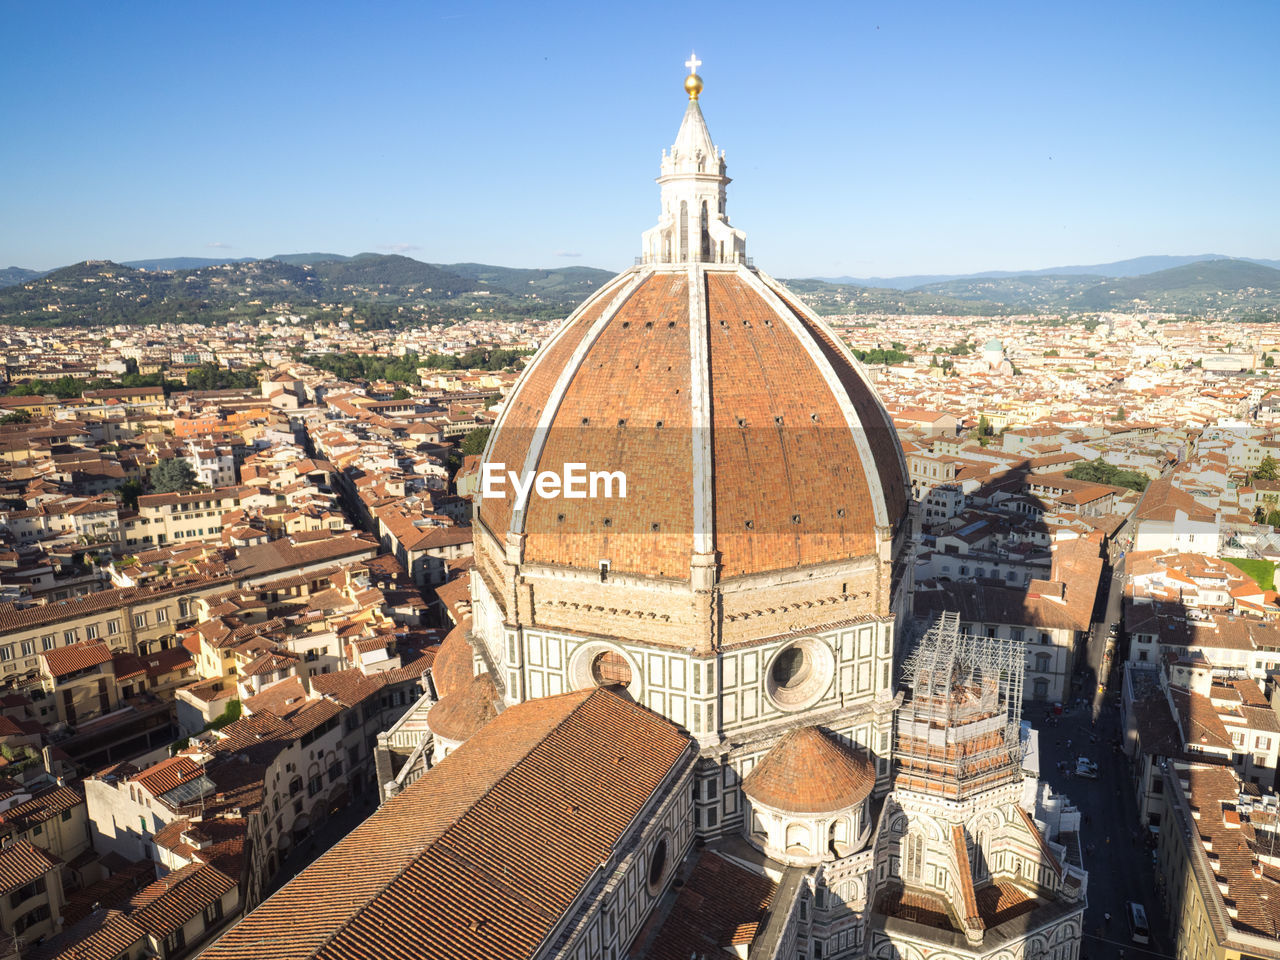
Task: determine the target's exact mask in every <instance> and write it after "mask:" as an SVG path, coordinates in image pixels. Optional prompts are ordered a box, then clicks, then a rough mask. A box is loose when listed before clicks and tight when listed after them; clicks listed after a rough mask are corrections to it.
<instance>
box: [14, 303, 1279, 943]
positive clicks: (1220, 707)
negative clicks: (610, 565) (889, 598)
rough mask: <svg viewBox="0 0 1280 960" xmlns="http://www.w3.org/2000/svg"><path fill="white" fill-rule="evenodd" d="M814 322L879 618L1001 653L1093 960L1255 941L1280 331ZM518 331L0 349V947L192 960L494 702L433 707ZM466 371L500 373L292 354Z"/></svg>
mask: <svg viewBox="0 0 1280 960" xmlns="http://www.w3.org/2000/svg"><path fill="white" fill-rule="evenodd" d="M826 319H827V320H828V321H829V322H830V323H831V324H832V326H833V327H834V329H835V330H836V331H837V332H838V333H839V335H840V336H841V337H842V338H843V339H844V340H845V342H846V343H847V344H848V346H849V347H850V348H852V349H853V350H854V351H856V352H857V354H858V355H859V356H860V357H861V358H862V359H863V363H864V365H865V367H866V370H867V371H868V374H869V375H870V376H871V378H872V379H873V381H874V383H875V386H876V388H877V390H878V392H879V394H880V396H881V398H882V399H883V401H884V403H885V405H886V407H887V409H888V411H889V413H890V415H891V417H892V420H893V423H894V425H895V427H896V428H897V431H898V437H899V440H900V442H901V446H902V451H903V454H904V458H905V462H906V465H907V470H908V474H909V484H910V493H911V497H912V499H913V503H912V505H911V544H910V563H911V567H912V570H911V574H910V576H911V582H913V584H914V587H913V589H912V591H911V594H910V599H909V603H910V609H909V613H910V622H909V625H907V626H905V627H901V628H900V631H902V632H903V633H906V634H910V633H914V634H916V635H919V634H922V633H924V631H925V629H926V628H927V627H928V626H929V625H930V624H932V623H934V622H936V621H937V620H938V619H939V618H941V617H944V616H946V615H955V616H957V617H958V621H959V630H960V631H961V632H962V633H964V634H969V635H972V636H976V637H985V638H994V639H998V640H1001V641H1008V642H1010V643H1012V644H1013V645H1014V647H1015V648H1016V649H1021V650H1022V652H1023V676H1024V678H1025V679H1024V681H1023V686H1022V697H1023V704H1022V715H1023V716H1024V717H1025V718H1027V721H1028V726H1029V727H1031V728H1033V732H1034V736H1031V737H1029V738H1028V744H1029V745H1028V747H1027V755H1026V756H1025V757H1024V766H1025V768H1026V769H1028V770H1033V771H1034V774H1033V775H1035V774H1038V775H1039V776H1041V777H1043V778H1045V779H1047V780H1048V781H1049V782H1050V783H1051V784H1052V785H1053V787H1054V789H1062V790H1069V791H1070V793H1071V796H1072V799H1073V800H1074V801H1075V802H1076V804H1077V806H1078V807H1079V808H1080V810H1082V811H1083V816H1084V820H1085V821H1088V820H1089V819H1090V815H1091V816H1092V819H1093V826H1094V828H1095V829H1098V830H1101V829H1103V824H1104V823H1106V824H1109V826H1106V827H1105V829H1106V830H1109V831H1110V833H1107V834H1105V842H1104V841H1103V839H1102V838H1101V836H1093V835H1088V836H1086V833H1087V830H1088V828H1087V827H1085V826H1081V827H1079V828H1074V827H1073V828H1071V829H1068V828H1065V827H1064V828H1063V836H1064V837H1066V836H1067V834H1072V837H1073V839H1071V843H1077V841H1076V840H1075V839H1074V834H1075V832H1076V830H1077V829H1078V831H1079V835H1080V837H1081V838H1084V840H1085V841H1087V844H1088V845H1089V846H1090V847H1091V846H1093V845H1095V844H1096V845H1097V846H1098V847H1102V846H1105V845H1106V844H1113V843H1114V844H1115V845H1116V847H1114V848H1113V850H1112V851H1110V852H1112V853H1113V852H1115V849H1118V847H1119V846H1123V847H1124V849H1125V851H1132V852H1133V853H1135V854H1137V855H1133V856H1128V855H1126V857H1125V859H1126V860H1127V861H1128V862H1127V864H1126V866H1125V867H1124V868H1123V869H1121V870H1117V872H1116V876H1115V877H1113V878H1110V879H1109V878H1106V877H1093V878H1091V880H1090V884H1091V887H1092V889H1091V891H1090V892H1091V893H1092V894H1093V897H1091V898H1090V900H1091V902H1090V910H1089V918H1090V919H1089V921H1088V923H1089V924H1090V926H1089V928H1088V929H1087V930H1086V937H1095V938H1096V939H1097V940H1098V942H1099V951H1098V953H1097V955H1108V954H1104V953H1102V951H1101V944H1103V943H1110V942H1126V941H1128V940H1129V939H1130V933H1129V932H1126V931H1124V930H1122V929H1121V928H1122V927H1123V926H1124V923H1125V920H1124V918H1122V917H1121V912H1122V910H1123V909H1124V908H1123V907H1122V906H1121V904H1123V903H1125V902H1126V901H1130V900H1135V901H1141V900H1143V899H1144V898H1143V897H1142V896H1141V895H1140V894H1141V891H1143V890H1147V889H1149V890H1150V891H1151V893H1150V895H1149V896H1146V897H1145V907H1146V910H1147V911H1150V914H1151V916H1150V933H1149V935H1150V936H1151V937H1154V938H1155V940H1154V942H1156V943H1159V944H1164V945H1166V946H1170V947H1171V946H1174V945H1176V946H1177V953H1178V956H1179V957H1183V958H1188V960H1193V958H1194V960H1202V958H1203V960H1207V958H1210V957H1212V958H1222V960H1226V958H1228V957H1236V956H1239V955H1241V954H1252V955H1268V954H1267V950H1271V951H1274V942H1275V938H1276V937H1277V936H1280V846H1278V845H1277V838H1278V837H1280V806H1278V805H1277V804H1278V801H1277V793H1276V790H1277V769H1278V767H1280V695H1278V694H1277V691H1278V690H1280V594H1278V593H1277V591H1276V588H1275V582H1274V570H1275V565H1276V562H1277V561H1278V560H1280V531H1278V528H1280V429H1278V424H1280V376H1277V374H1276V368H1275V366H1274V360H1273V357H1274V356H1275V355H1276V354H1277V353H1280V333H1277V332H1276V331H1275V329H1274V327H1273V326H1272V325H1267V324H1256V325H1251V324H1246V323H1233V324H1231V325H1229V326H1228V325H1225V324H1220V323H1215V322H1213V321H1211V320H1199V321H1195V320H1188V319H1186V318H1175V317H1172V316H1161V315H1146V314H1143V315H1128V314H1102V315H1096V316H1090V317H1087V318H1072V319H1070V320H1063V319H1060V318H1057V317H1038V316H1027V317H1014V318H984V317H929V318H921V317H904V316H884V315H881V316H872V317H868V316H834V317H828V318H826ZM555 328H556V324H555V323H554V322H548V321H540V320H527V321H505V320H504V321H499V320H491V319H484V318H480V317H478V318H476V319H473V320H469V321H467V322H463V323H457V324H453V325H449V326H445V325H428V326H419V327H412V328H404V329H397V328H394V327H393V328H390V329H380V330H365V329H362V328H361V325H360V324H359V323H358V322H351V323H348V322H338V323H333V322H328V321H327V322H324V323H312V322H310V321H308V320H307V319H306V318H304V317H302V316H298V315H293V314H288V313H281V314H280V315H278V316H276V317H275V318H274V319H271V320H264V321H260V322H257V323H254V324H235V323H231V324H227V325H224V326H218V327H202V326H196V325H190V324H176V323H175V324H162V325H155V326H148V327H125V326H120V327H112V328H59V329H41V328H27V327H23V328H17V327H9V328H0V358H2V359H0V364H2V368H3V373H4V384H3V386H4V390H5V391H6V393H5V395H4V396H0V454H2V455H0V487H2V488H3V493H2V495H0V754H2V756H0V838H2V839H3V847H2V848H0V894H3V897H0V931H3V937H4V939H3V940H0V955H3V956H13V957H22V958H24V960H31V958H37V960H53V958H62V957H65V958H71V957H76V958H84V960H90V958H97V957H102V958H104V960H114V958H119V957H128V958H131V960H136V958H140V957H143V956H162V957H165V958H181V957H184V956H189V955H194V954H195V953H197V952H199V951H200V950H202V949H203V947H204V946H205V945H207V944H208V943H210V942H211V941H213V940H215V939H216V938H218V937H219V936H220V935H221V934H222V933H223V932H224V931H225V930H227V929H228V928H229V927H230V926H231V925H232V924H234V923H235V922H236V921H237V920H238V919H239V918H240V917H241V916H242V915H244V914H245V913H247V912H249V911H251V910H253V909H254V908H255V907H256V906H258V905H259V904H260V903H262V901H263V900H264V899H265V898H267V897H268V896H269V895H270V894H271V893H272V892H273V891H274V890H276V889H278V888H279V887H280V886H281V885H282V884H284V883H285V882H286V881H287V880H289V879H290V878H291V877H292V876H293V875H295V874H296V873H297V872H298V871H299V870H301V869H302V868H303V867H304V866H306V865H307V864H308V863H310V862H311V860H313V859H314V858H315V857H316V856H318V855H319V854H320V853H321V852H322V851H323V850H324V849H326V848H327V847H328V846H329V845H331V844H332V843H334V842H335V841H336V840H338V839H339V838H340V837H341V836H342V835H344V834H345V832H346V831H347V830H349V829H350V828H351V827H352V826H354V825H355V824H356V823H358V822H359V818H362V817H363V816H365V815H367V814H368V813H370V812H372V811H373V810H374V809H376V808H377V806H378V805H379V804H380V803H382V802H384V801H386V800H387V799H388V798H390V797H394V796H396V795H398V794H400V793H401V792H403V791H404V790H406V789H407V788H408V787H409V786H411V785H412V784H413V782H414V781H415V780H417V779H418V778H420V777H421V776H423V775H424V773H425V772H426V771H428V770H429V769H430V768H431V767H432V766H433V765H434V764H436V763H438V762H439V761H440V760H441V759H443V758H444V757H445V756H446V755H448V754H449V753H450V752H452V751H453V750H454V749H455V748H456V747H457V746H458V745H459V744H461V743H463V742H464V741H465V740H467V739H468V738H469V737H470V736H471V735H472V734H473V733H475V732H476V731H477V730H478V729H479V728H480V726H481V725H482V724H484V723H485V722H486V721H487V720H490V719H492V718H493V716H494V715H496V713H497V712H498V709H497V707H495V706H494V696H495V695H494V693H493V692H492V691H491V692H490V693H489V694H486V695H480V694H477V695H476V696H475V697H473V698H472V699H471V700H470V701H468V705H469V706H470V707H476V705H477V704H478V705H479V706H478V708H475V709H470V710H458V709H455V708H450V707H446V706H445V705H444V704H445V703H446V701H442V700H440V697H441V691H442V690H456V689H460V688H461V687H465V686H466V685H468V684H470V683H473V682H475V683H479V682H481V681H485V680H486V677H484V675H481V676H477V677H475V680H474V681H473V679H472V675H473V669H472V656H473V653H472V649H471V647H470V646H469V645H468V643H467V642H466V640H465V638H464V634H465V633H466V632H467V630H468V629H469V627H470V624H471V619H472V610H471V599H470V597H471V594H470V592H469V584H470V582H471V579H472V577H474V576H479V574H478V573H477V572H476V571H475V569H474V567H475V558H474V557H473V543H472V536H473V530H472V526H471V521H472V517H473V510H474V499H475V498H476V496H477V493H478V477H477V474H478V464H479V459H480V458H479V454H480V452H481V450H482V449H483V443H484V438H485V436H486V434H487V431H488V428H490V427H491V426H492V425H493V424H494V423H495V422H496V420H497V418H498V417H499V416H500V415H501V413H502V412H503V410H504V408H505V405H506V401H507V399H508V397H509V395H510V393H511V390H512V387H513V385H514V384H515V383H516V380H517V378H518V376H519V374H520V370H521V369H523V366H524V364H525V363H526V358H525V356H524V355H527V354H532V353H533V351H536V350H537V349H538V348H539V347H540V346H542V345H543V344H544V343H546V342H547V340H548V339H549V338H550V337H551V336H552V335H553V334H554V332H555ZM477 350H479V351H484V350H506V351H515V352H518V353H519V354H521V356H518V357H517V358H516V359H515V360H514V361H513V362H512V363H511V364H509V365H506V366H505V368H501V369H495V370H487V369H461V368H450V367H449V366H448V365H446V364H439V363H437V364H428V363H426V362H425V361H424V362H423V363H422V365H421V366H419V367H416V368H415V370H414V372H415V376H414V377H413V378H411V379H393V380H387V379H372V380H369V379H363V378H351V379H342V378H339V377H338V376H336V375H335V374H333V373H331V372H329V371H328V370H326V369H325V365H326V358H331V357H335V356H351V355H354V356H357V357H369V358H406V357H407V358H411V359H412V358H428V357H451V358H461V357H466V356H472V355H474V353H475V351H477ZM193 373H194V374H197V376H196V378H195V379H194V380H192V381H190V382H189V379H188V378H190V377H191V376H192V374H193ZM206 374H207V375H208V376H210V377H212V378H213V380H215V381H216V378H217V377H218V376H219V375H227V374H236V375H237V376H238V377H240V378H241V379H240V380H238V381H237V382H238V383H241V384H243V383H250V384H252V385H249V386H245V385H236V386H230V387H215V388H209V389H205V388H198V387H197V386H192V385H190V383H195V384H197V385H198V384H201V383H202V381H201V377H203V376H205V375H206ZM148 377H152V378H154V379H156V380H157V385H136V384H137V383H139V382H140V381H142V380H145V378H148ZM104 381H107V382H111V383H115V384H119V385H118V386H103V385H102V383H103V382H104ZM130 382H132V383H134V384H135V385H132V386H130V385H128V384H129V383H130ZM51 385H57V389H56V390H51ZM658 425H659V426H661V423H659V424H658ZM778 479H781V478H775V477H770V476H767V475H761V476H759V477H758V482H759V483H760V484H761V486H762V487H765V488H767V487H769V486H770V485H771V484H772V483H773V481H775V480H778ZM600 576H601V579H602V580H603V579H604V576H605V570H604V569H602V570H601V574H600ZM438 701H439V702H440V703H441V704H442V706H441V709H439V710H435V711H434V712H433V715H432V720H431V722H430V726H428V723H427V721H426V717H427V715H428V713H430V712H432V711H433V708H434V707H435V705H436V704H437V702H438ZM1055 771H1056V772H1055ZM1100 771H1101V774H1100ZM1100 775H1101V777H1102V778H1103V779H1105V778H1106V777H1107V776H1111V777H1112V778H1114V779H1113V781H1112V782H1110V783H1109V785H1108V786H1106V787H1105V788H1104V787H1103V786H1101V782H1102V781H1101V780H1100V779H1099V778H1100ZM1091 781H1092V782H1091ZM1068 782H1069V786H1068ZM1119 783H1124V784H1126V785H1127V786H1126V787H1125V791H1127V792H1123V796H1122V794H1121V793H1119V792H1117V790H1118V784H1119ZM1089 791H1094V792H1095V793H1096V794H1097V796H1096V797H1091V795H1090V794H1089ZM1104 792H1105V793H1107V794H1108V795H1107V796H1106V797H1104V796H1102V794H1103V793H1104ZM1126 798H1128V799H1126ZM1129 803H1132V806H1126V805H1125V804H1129ZM708 809H714V807H711V808H708ZM1091 810H1092V811H1093V812H1092V814H1090V811H1091ZM1120 817H1123V818H1125V819H1124V820H1123V821H1121V820H1119V819H1117V818H1120ZM1064 842H1065V841H1064ZM1086 849H1087V848H1086ZM1083 856H1084V859H1085V861H1086V866H1087V861H1088V858H1089V852H1086V853H1085V854H1083ZM1108 883H1112V884H1114V885H1115V886H1114V887H1113V888H1112V889H1111V890H1110V891H1109V890H1108V886H1107V884H1108ZM1123 884H1128V886H1127V887H1124V888H1123V889H1122V886H1121V885H1123ZM1109 892H1113V893H1114V894H1115V896H1114V897H1113V898H1111V902H1110V903H1109V904H1108V903H1106V898H1107V895H1108V893H1109ZM1104 904H1105V909H1106V911H1107V912H1106V918H1105V920H1103V921H1101V922H1100V923H1099V924H1094V921H1093V918H1094V917H1095V915H1096V916H1098V917H1101V916H1102V914H1103V913H1104ZM1112 912H1114V913H1115V914H1116V916H1115V918H1114V919H1113V918H1112V916H1111V913H1112ZM1144 916H1146V914H1144ZM1129 924H1130V927H1132V926H1133V924H1134V921H1133V919H1132V915H1131V916H1130V918H1129ZM1146 935H1148V934H1144V936H1146ZM1087 942H1088V940H1086V943H1087ZM1134 942H1135V943H1144V942H1149V941H1141V940H1137V939H1136V937H1135V938H1134ZM1086 950H1087V955H1089V956H1093V955H1095V953H1094V951H1093V950H1092V949H1089V948H1087V947H1086ZM1167 952H1173V951H1172V950H1169V951H1167ZM744 955H745V954H744ZM816 955H817V954H815V956H816Z"/></svg>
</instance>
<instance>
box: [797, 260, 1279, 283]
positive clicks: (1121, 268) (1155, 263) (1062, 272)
mask: <svg viewBox="0 0 1280 960" xmlns="http://www.w3.org/2000/svg"><path fill="white" fill-rule="evenodd" d="M1231 259H1235V260H1240V261H1242V262H1244V263H1258V264H1261V265H1262V266H1264V267H1277V268H1280V260H1254V259H1251V258H1249V257H1234V258H1233V257H1228V256H1225V255H1224V254H1220V253H1200V254H1193V255H1190V256H1154V257H1133V258H1132V259H1129V260H1114V261H1112V262H1111V263H1094V264H1090V265H1088V266H1072V267H1045V268H1044V269H1041V270H985V271H983V272H981V273H961V274H910V275H907V276H901V277H861V278H859V277H817V278H815V279H819V280H825V281H826V282H828V283H839V284H853V285H856V286H864V287H890V288H893V289H896V290H915V289H917V288H919V287H923V286H933V285H935V284H940V283H948V282H950V281H953V280H977V279H990V278H1000V277H1048V276H1059V277H1069V276H1080V275H1086V276H1096V277H1136V276H1141V275H1143V274H1147V273H1154V272H1156V271H1158V270H1169V269H1172V268H1173V267H1181V266H1185V265H1186V264H1189V263H1199V262H1201V261H1204V260H1231Z"/></svg>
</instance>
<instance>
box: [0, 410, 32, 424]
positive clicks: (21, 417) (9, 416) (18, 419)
mask: <svg viewBox="0 0 1280 960" xmlns="http://www.w3.org/2000/svg"><path fill="white" fill-rule="evenodd" d="M30 422H31V411H29V410H15V411H13V413H6V414H5V415H4V416H3V417H0V423H30Z"/></svg>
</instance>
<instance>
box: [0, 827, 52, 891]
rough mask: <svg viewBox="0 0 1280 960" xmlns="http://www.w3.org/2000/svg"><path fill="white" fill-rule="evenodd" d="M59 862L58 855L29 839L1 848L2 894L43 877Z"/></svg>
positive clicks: (0, 889) (0, 884)
mask: <svg viewBox="0 0 1280 960" xmlns="http://www.w3.org/2000/svg"><path fill="white" fill-rule="evenodd" d="M58 863H59V860H58V858H57V857H55V856H53V855H52V854H49V853H46V852H45V851H44V850H41V849H40V848H39V847H37V846H35V845H34V844H32V843H30V842H29V841H27V840H19V841H18V842H17V843H11V844H9V845H8V846H7V847H4V848H3V849H0V896H2V895H4V894H7V893H9V892H11V891H13V890H17V889H18V888H19V887H21V886H25V885H26V884H28V883H30V882H31V881H32V880H36V879H38V878H39V877H43V876H44V875H45V874H46V873H48V872H49V871H50V870H52V869H54V868H55V867H56V866H57V865H58Z"/></svg>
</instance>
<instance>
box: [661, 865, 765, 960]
mask: <svg viewBox="0 0 1280 960" xmlns="http://www.w3.org/2000/svg"><path fill="white" fill-rule="evenodd" d="M777 889H778V887H777V884H775V883H774V882H773V881H772V880H770V879H769V878H768V877H765V876H762V875H761V874H758V873H754V872H752V871H750V870H745V869H743V868H742V867H740V866H738V865H737V864H734V863H730V862H729V861H728V860H726V859H725V858H724V857H722V856H720V855H719V854H716V853H713V852H711V851H708V850H704V851H703V852H702V853H701V854H699V856H698V860H697V863H696V864H695V865H694V868H693V872H692V873H690V875H689V877H688V879H687V880H686V881H685V884H684V886H683V887H682V888H681V889H680V894H679V896H678V897H677V898H676V902H675V905H674V906H673V907H672V908H671V912H670V913H669V914H668V915H667V918H666V919H665V920H664V921H663V923H662V927H661V928H660V929H659V930H658V931H657V933H656V934H655V936H654V938H653V940H652V946H651V947H650V949H649V951H648V952H647V954H645V956H646V960H689V958H690V957H693V956H707V957H718V956H722V955H725V954H723V953H722V951H731V950H732V948H734V947H741V946H747V945H749V944H751V942H752V941H754V940H755V938H756V935H757V933H758V932H759V930H760V925H761V923H762V922H763V921H764V918H765V914H766V912H767V911H768V909H769V904H770V903H771V902H772V900H773V896H774V894H775V893H776V892H777Z"/></svg>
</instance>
